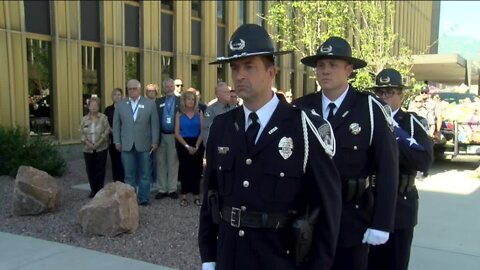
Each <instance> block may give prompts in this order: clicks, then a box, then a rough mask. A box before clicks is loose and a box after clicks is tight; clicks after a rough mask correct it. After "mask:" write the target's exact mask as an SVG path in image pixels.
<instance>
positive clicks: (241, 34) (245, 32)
mask: <svg viewBox="0 0 480 270" xmlns="http://www.w3.org/2000/svg"><path fill="white" fill-rule="evenodd" d="M291 52H292V51H275V47H274V43H273V41H272V38H271V37H270V36H269V35H268V33H267V30H265V28H263V27H262V26H260V25H257V24H243V25H241V26H240V27H238V28H237V30H235V32H234V33H233V34H232V36H231V38H230V41H229V42H228V50H227V55H226V56H219V57H217V60H216V61H214V62H211V63H210V64H211V65H215V64H222V63H229V62H232V61H235V60H238V59H242V58H246V57H252V56H262V55H267V56H268V55H272V56H275V55H282V54H287V53H291Z"/></svg>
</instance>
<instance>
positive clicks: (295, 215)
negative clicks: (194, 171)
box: [198, 24, 341, 270]
mask: <svg viewBox="0 0 480 270" xmlns="http://www.w3.org/2000/svg"><path fill="white" fill-rule="evenodd" d="M284 53H288V52H275V49H274V46H273V42H272V40H271V38H270V36H269V35H268V33H267V32H266V30H265V29H264V28H263V27H261V26H259V25H256V24H244V25H242V26H240V27H239V28H238V29H237V30H236V31H235V32H234V33H233V35H232V37H231V39H230V42H229V44H228V55H227V56H226V57H220V58H217V61H215V62H213V63H211V64H219V63H230V68H231V71H232V80H233V83H234V86H235V90H236V91H237V93H238V95H239V96H240V97H241V98H242V99H243V100H244V103H243V106H240V107H237V108H235V109H233V110H231V111H229V112H227V113H224V114H221V115H218V116H217V117H215V119H214V120H213V124H212V126H211V128H210V136H209V139H208V143H207V169H206V172H205V188H204V190H205V195H204V202H203V205H202V208H201V212H200V226H199V227H200V228H199V236H198V237H199V248H200V255H201V259H202V269H204V270H206V269H212V270H213V269H217V270H236V269H241V270H245V269H248V270H255V269H259V270H260V269H261V270H265V269H272V270H273V269H275V270H286V269H317V270H318V269H330V267H331V264H332V261H333V256H334V252H335V246H336V241H337V236H338V229H339V225H340V213H341V185H340V178H339V175H338V172H337V170H336V168H335V165H334V163H333V161H332V159H331V156H332V155H333V154H334V149H335V148H334V138H333V136H331V135H332V134H331V128H330V126H329V125H328V123H326V122H325V121H324V120H323V119H321V117H318V116H314V115H310V116H308V117H307V114H306V113H305V112H302V111H301V110H299V109H297V108H294V107H291V106H290V105H288V104H287V103H286V102H280V101H279V99H278V97H277V96H276V95H275V94H274V93H273V92H272V90H271V86H272V83H273V81H274V78H275V71H276V70H275V65H274V55H279V54H284ZM325 137H331V138H332V139H330V140H329V141H330V144H326V143H325V142H324V140H323V139H322V138H325ZM325 141H327V140H325ZM307 206H308V207H307ZM304 214H307V215H308V217H309V218H308V219H302V217H303V215H304ZM315 220H317V222H315ZM312 227H313V231H312V230H310V229H311V228H312ZM298 229H300V230H298ZM295 236H298V237H295ZM295 240H298V241H295ZM304 240H311V241H310V242H308V241H304ZM309 243H310V245H311V246H309ZM305 254H306V257H303V255H305Z"/></svg>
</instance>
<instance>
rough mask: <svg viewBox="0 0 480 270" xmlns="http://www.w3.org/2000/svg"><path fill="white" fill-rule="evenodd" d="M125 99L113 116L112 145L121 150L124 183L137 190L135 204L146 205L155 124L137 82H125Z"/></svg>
mask: <svg viewBox="0 0 480 270" xmlns="http://www.w3.org/2000/svg"><path fill="white" fill-rule="evenodd" d="M127 91H128V98H126V99H124V100H122V101H120V102H119V103H118V104H117V107H116V108H115V114H114V116H113V142H114V143H115V147H116V148H117V150H118V151H122V161H123V166H124V168H125V182H126V183H128V184H129V185H131V186H132V187H133V188H134V189H135V190H136V191H137V199H138V203H139V204H140V205H142V206H146V205H149V204H150V184H151V181H152V180H151V178H152V167H151V166H150V165H151V161H150V158H151V157H150V156H151V155H152V153H153V152H154V151H155V150H156V149H157V148H158V139H159V138H158V137H159V121H158V113H157V110H156V109H155V102H153V101H152V100H150V99H147V98H145V97H142V96H141V95H140V93H141V84H140V82H139V81H138V80H135V79H133V80H130V81H128V83H127Z"/></svg>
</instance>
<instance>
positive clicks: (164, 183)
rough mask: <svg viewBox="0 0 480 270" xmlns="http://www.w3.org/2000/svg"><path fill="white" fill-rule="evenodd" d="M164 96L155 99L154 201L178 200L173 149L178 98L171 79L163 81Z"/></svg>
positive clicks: (175, 157)
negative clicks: (157, 137) (157, 140)
mask: <svg viewBox="0 0 480 270" xmlns="http://www.w3.org/2000/svg"><path fill="white" fill-rule="evenodd" d="M163 91H164V94H165V95H164V96H163V97H161V98H159V99H157V101H156V105H157V111H158V119H159V121H160V149H159V150H158V151H157V163H158V165H157V166H158V173H157V182H158V193H157V195H155V199H157V200H160V199H163V198H166V197H170V198H172V199H178V193H177V188H178V187H177V185H178V155H177V150H176V148H175V114H176V112H177V111H178V105H179V104H180V97H177V96H175V84H174V80H173V79H166V80H164V81H163Z"/></svg>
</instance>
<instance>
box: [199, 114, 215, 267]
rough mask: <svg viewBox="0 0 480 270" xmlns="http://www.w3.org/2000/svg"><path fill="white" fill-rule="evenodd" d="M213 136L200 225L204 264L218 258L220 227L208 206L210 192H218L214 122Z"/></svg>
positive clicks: (213, 127)
mask: <svg viewBox="0 0 480 270" xmlns="http://www.w3.org/2000/svg"><path fill="white" fill-rule="evenodd" d="M211 128H212V131H213V132H212V135H211V136H210V138H209V141H208V143H207V150H206V157H207V167H206V170H205V174H204V188H203V190H204V194H203V204H202V207H201V208H200V225H199V229H198V246H199V248H200V257H201V260H202V263H203V262H215V261H216V257H217V250H216V248H217V235H218V225H217V224H214V223H213V221H212V216H211V211H210V208H209V204H208V192H209V191H217V192H218V184H217V170H216V166H215V164H217V162H216V152H215V150H216V149H215V142H216V136H215V135H216V134H218V133H219V129H218V125H216V122H214V123H213V124H212V126H211Z"/></svg>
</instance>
